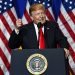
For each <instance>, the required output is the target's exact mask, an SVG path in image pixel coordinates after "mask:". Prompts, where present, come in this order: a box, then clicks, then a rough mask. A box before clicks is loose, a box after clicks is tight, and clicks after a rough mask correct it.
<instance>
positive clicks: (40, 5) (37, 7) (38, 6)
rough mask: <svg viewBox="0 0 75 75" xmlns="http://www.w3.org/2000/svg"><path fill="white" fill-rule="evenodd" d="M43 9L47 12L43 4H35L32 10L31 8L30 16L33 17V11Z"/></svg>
mask: <svg viewBox="0 0 75 75" xmlns="http://www.w3.org/2000/svg"><path fill="white" fill-rule="evenodd" d="M39 9H42V10H44V11H45V7H44V5H43V4H33V5H32V6H31V7H30V8H29V14H30V15H32V12H33V11H36V10H39Z"/></svg>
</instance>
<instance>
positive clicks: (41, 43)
mask: <svg viewBox="0 0 75 75" xmlns="http://www.w3.org/2000/svg"><path fill="white" fill-rule="evenodd" d="M38 36H39V38H38V39H39V49H45V39H44V35H43V31H42V27H41V28H40V29H39V35H38Z"/></svg>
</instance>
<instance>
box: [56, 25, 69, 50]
mask: <svg viewBox="0 0 75 75" xmlns="http://www.w3.org/2000/svg"><path fill="white" fill-rule="evenodd" d="M55 26H56V27H55V35H56V41H57V42H58V44H59V45H60V47H61V48H67V49H68V48H69V44H68V41H67V38H66V37H65V36H64V35H63V33H62V32H61V30H60V29H59V27H58V25H57V24H56V25H55Z"/></svg>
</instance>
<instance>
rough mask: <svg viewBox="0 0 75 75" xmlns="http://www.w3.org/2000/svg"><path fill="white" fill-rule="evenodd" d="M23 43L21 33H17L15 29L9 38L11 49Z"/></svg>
mask: <svg viewBox="0 0 75 75" xmlns="http://www.w3.org/2000/svg"><path fill="white" fill-rule="evenodd" d="M20 44H21V38H20V35H19V34H16V33H15V31H13V32H12V33H11V36H10V38H9V42H8V45H9V47H10V48H11V49H15V48H18V47H19V46H20Z"/></svg>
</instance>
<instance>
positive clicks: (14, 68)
mask: <svg viewBox="0 0 75 75" xmlns="http://www.w3.org/2000/svg"><path fill="white" fill-rule="evenodd" d="M10 75H66V68H65V56H64V49H63V48H58V49H44V50H39V49H23V50H18V49H15V50H12V55H11V69H10Z"/></svg>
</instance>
